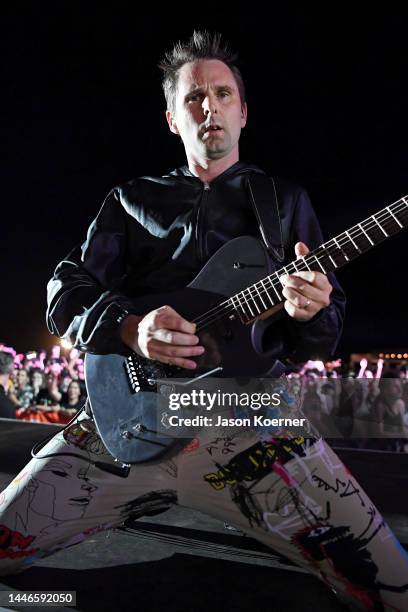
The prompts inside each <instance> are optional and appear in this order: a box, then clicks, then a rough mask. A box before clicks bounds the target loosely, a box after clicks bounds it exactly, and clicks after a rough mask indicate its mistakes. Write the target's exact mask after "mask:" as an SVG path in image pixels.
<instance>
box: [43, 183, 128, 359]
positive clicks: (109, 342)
mask: <svg viewBox="0 0 408 612" xmlns="http://www.w3.org/2000/svg"><path fill="white" fill-rule="evenodd" d="M125 215H126V212H125V211H124V209H123V207H122V205H121V203H120V202H119V200H118V198H117V195H116V193H115V191H114V190H113V191H111V192H110V193H109V195H108V196H107V198H106V200H105V201H104V203H103V206H102V208H101V210H100V212H99V214H98V216H97V217H96V219H95V220H94V221H93V223H92V224H91V226H90V227H89V230H88V234H87V238H86V240H85V242H84V244H83V245H82V246H81V247H77V248H75V249H74V250H73V251H72V252H71V253H70V254H69V255H68V256H67V258H66V259H64V260H63V261H61V262H60V263H59V264H58V266H57V268H56V270H55V272H54V275H53V277H52V278H51V280H50V281H49V283H48V287H47V298H48V308H47V325H48V329H49V330H50V332H51V333H53V334H55V335H57V336H59V337H60V338H67V339H69V340H70V341H71V342H72V343H73V345H74V346H76V347H77V348H79V349H80V350H82V351H87V352H90V353H100V354H106V353H122V354H127V353H128V352H129V349H128V348H127V347H126V346H125V345H124V344H123V343H122V341H121V340H120V337H119V326H120V323H121V321H122V320H123V318H124V317H125V316H126V315H127V314H129V313H134V314H137V313H135V311H134V307H133V305H132V301H131V300H130V299H129V298H127V297H126V295H124V294H123V293H121V291H120V288H121V285H122V283H123V280H124V278H125V276H126V260H125V256H126V221H125Z"/></svg>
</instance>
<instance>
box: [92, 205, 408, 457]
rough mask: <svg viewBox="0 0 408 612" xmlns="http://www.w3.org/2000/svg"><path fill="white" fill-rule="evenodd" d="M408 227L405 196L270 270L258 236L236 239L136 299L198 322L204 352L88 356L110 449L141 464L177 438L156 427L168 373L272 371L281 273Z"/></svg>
mask: <svg viewBox="0 0 408 612" xmlns="http://www.w3.org/2000/svg"><path fill="white" fill-rule="evenodd" d="M407 226H408V195H407V196H405V197H403V198H401V199H400V200H398V201H397V202H394V203H393V204H391V205H390V206H386V207H385V208H384V209H383V210H381V211H379V212H378V213H376V214H375V215H372V216H371V217H369V218H368V219H365V220H364V221H362V222H361V223H358V224H357V225H354V226H353V227H351V228H350V229H349V230H347V231H345V232H343V233H342V234H339V235H338V236H336V237H335V238H332V239H331V240H329V241H328V242H325V243H324V244H322V245H321V246H320V247H318V248H317V249H315V250H314V251H312V252H311V253H309V255H307V256H306V257H304V258H301V259H297V260H296V261H293V262H292V263H290V264H289V265H287V266H285V267H283V268H280V269H279V270H274V269H273V265H272V263H271V259H270V257H269V256H268V254H267V252H266V249H265V247H264V245H263V244H262V243H261V242H260V241H259V240H257V239H256V238H253V237H250V236H243V237H240V238H235V239H234V240H231V241H230V242H228V243H227V244H225V245H224V246H223V247H222V248H221V249H219V251H217V253H215V255H213V257H211V259H210V260H209V261H208V262H207V263H206V265H205V266H204V268H203V269H202V270H201V272H200V273H199V274H198V276H196V278H195V279H194V280H193V281H192V282H191V283H190V284H189V285H188V286H187V287H186V288H185V289H183V290H181V291H176V292H174V293H170V294H168V293H167V294H165V295H163V294H155V295H150V296H145V297H141V298H136V299H135V300H134V303H135V306H136V308H137V312H141V313H143V312H145V313H147V312H149V311H151V310H154V309H155V308H158V307H159V306H163V304H169V305H170V306H172V307H173V308H174V309H175V310H176V311H177V312H178V313H179V314H180V315H182V316H183V317H185V318H186V319H188V320H190V321H194V322H195V323H196V324H197V334H198V336H199V338H200V344H202V345H203V346H204V347H205V348H206V351H205V353H204V354H203V355H202V356H200V357H198V358H195V360H196V361H197V364H198V367H197V369H196V370H186V369H180V368H176V367H174V366H168V365H164V364H161V363H159V362H157V361H152V360H150V359H146V358H144V357H140V356H139V355H137V354H133V355H132V356H131V357H128V358H125V357H123V356H121V355H113V354H111V355H92V354H87V355H86V359H85V377H86V385H87V390H88V395H89V400H90V403H91V408H92V412H93V415H94V418H95V422H96V426H97V428H98V431H99V433H100V435H101V437H102V439H103V441H104V443H105V445H106V447H107V449H108V450H109V452H110V453H111V454H112V455H113V456H114V457H115V458H117V459H118V460H120V461H123V462H125V463H141V462H143V461H149V460H153V459H155V458H157V457H159V456H160V455H163V454H164V453H166V452H167V451H169V450H170V449H171V448H172V447H173V446H174V445H175V443H176V442H175V438H174V437H172V436H171V435H165V434H163V433H158V432H157V418H158V417H157V411H158V405H159V403H160V402H159V403H158V391H159V388H160V385H161V384H162V383H163V380H164V381H165V380H166V379H171V378H184V377H187V378H191V377H195V378H197V377H203V376H207V375H212V374H215V373H217V375H221V376H222V377H223V378H233V377H239V376H245V377H268V375H269V376H272V375H273V372H271V367H272V365H273V364H274V363H275V359H277V358H278V357H279V356H281V355H278V354H273V353H272V352H271V353H270V354H269V355H268V356H265V354H262V350H261V347H262V336H263V332H264V330H265V329H266V327H267V325H269V323H268V324H266V323H265V321H264V319H266V318H268V317H270V316H271V315H272V314H274V313H275V312H276V311H277V310H279V309H280V308H281V307H282V305H283V302H284V298H283V297H282V292H281V289H282V286H281V283H280V281H279V277H280V276H281V275H282V274H293V273H294V272H297V271H305V270H315V271H316V270H317V271H320V272H323V273H324V274H327V273H328V272H331V271H334V270H337V269H338V268H341V267H342V266H344V265H345V264H346V263H348V262H349V261H351V260H353V259H355V258H356V257H358V256H359V255H361V254H362V253H365V252H366V251H368V250H369V249H371V248H372V247H374V246H375V245H377V244H379V243H380V242H382V241H384V240H386V238H389V237H390V236H393V235H394V234H397V233H398V232H399V231H400V230H402V229H404V228H406V227H407ZM281 357H282V356H281ZM159 399H160V398H159ZM164 400H165V398H164ZM164 400H163V401H164Z"/></svg>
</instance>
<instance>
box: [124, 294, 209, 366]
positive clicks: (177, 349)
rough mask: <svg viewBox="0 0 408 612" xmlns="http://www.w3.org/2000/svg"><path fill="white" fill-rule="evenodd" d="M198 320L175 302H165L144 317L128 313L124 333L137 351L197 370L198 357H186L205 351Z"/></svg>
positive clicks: (128, 343) (158, 359) (128, 344)
mask: <svg viewBox="0 0 408 612" xmlns="http://www.w3.org/2000/svg"><path fill="white" fill-rule="evenodd" d="M195 330H196V324H195V323H190V322H189V321H187V320H186V319H183V317H182V316H180V315H179V314H178V313H177V312H176V311H175V310H174V309H173V308H171V306H161V307H160V308H156V310H152V311H151V312H149V313H148V314H147V315H145V316H144V317H140V316H137V315H128V316H127V317H126V319H124V320H123V321H122V324H121V327H120V337H121V339H122V342H124V344H126V345H127V346H128V347H129V348H131V349H132V350H133V351H135V352H136V353H138V354H139V355H142V356H143V357H147V358H148V359H155V360H156V361H160V362H161V363H167V364H169V365H175V366H179V367H181V368H187V369H189V370H194V369H195V368H196V367H197V364H196V362H195V361H192V360H191V359H186V357H194V356H197V355H202V354H203V353H204V347H203V346H197V344H198V342H199V338H198V336H196V335H195Z"/></svg>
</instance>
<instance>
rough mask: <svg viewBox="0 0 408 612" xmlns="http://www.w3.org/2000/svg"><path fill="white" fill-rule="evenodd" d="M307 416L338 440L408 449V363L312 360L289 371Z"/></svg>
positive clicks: (354, 444) (368, 446)
mask: <svg viewBox="0 0 408 612" xmlns="http://www.w3.org/2000/svg"><path fill="white" fill-rule="evenodd" d="M289 378H290V379H291V388H292V390H293V391H295V393H296V394H297V395H298V397H299V404H300V405H301V406H302V411H303V413H304V415H305V416H306V417H307V419H308V420H309V421H310V422H311V423H312V424H313V425H314V426H315V428H316V429H317V431H318V432H319V433H321V435H323V437H324V438H326V439H330V438H331V439H333V441H334V440H335V444H336V445H342V446H347V447H349V448H350V447H351V448H366V449H377V450H385V451H397V452H408V373H407V367H406V365H405V363H403V364H398V363H395V362H394V363H391V365H388V366H387V367H386V368H385V367H384V360H383V359H380V358H379V359H377V360H375V362H373V363H372V364H369V363H368V361H367V359H365V358H363V359H361V360H360V362H359V363H357V364H355V365H354V366H352V367H350V365H349V364H342V363H341V361H340V360H337V361H335V362H329V363H326V364H324V363H323V362H321V361H308V362H307V363H305V364H303V365H302V366H300V367H299V368H298V369H297V371H295V372H293V373H292V374H290V375H289Z"/></svg>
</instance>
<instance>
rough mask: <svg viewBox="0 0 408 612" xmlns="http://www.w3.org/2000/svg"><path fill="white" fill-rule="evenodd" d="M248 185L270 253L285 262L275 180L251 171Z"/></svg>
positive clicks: (263, 237) (262, 234) (276, 259)
mask: <svg viewBox="0 0 408 612" xmlns="http://www.w3.org/2000/svg"><path fill="white" fill-rule="evenodd" d="M247 187H248V192H249V197H250V200H251V204H252V207H253V209H254V212H255V216H256V219H257V221H258V225H259V229H260V232H261V236H262V240H263V242H264V244H265V246H266V248H267V250H268V253H269V254H270V255H271V256H272V257H273V258H274V259H275V261H277V262H278V263H283V261H284V259H285V249H284V241H283V232H282V223H281V218H280V213H279V201H278V194H277V191H276V184H275V180H274V178H273V177H268V176H267V175H266V174H255V173H251V174H249V175H248V178H247Z"/></svg>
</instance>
